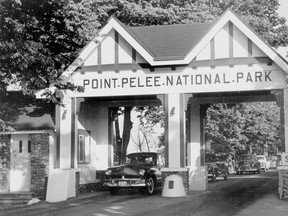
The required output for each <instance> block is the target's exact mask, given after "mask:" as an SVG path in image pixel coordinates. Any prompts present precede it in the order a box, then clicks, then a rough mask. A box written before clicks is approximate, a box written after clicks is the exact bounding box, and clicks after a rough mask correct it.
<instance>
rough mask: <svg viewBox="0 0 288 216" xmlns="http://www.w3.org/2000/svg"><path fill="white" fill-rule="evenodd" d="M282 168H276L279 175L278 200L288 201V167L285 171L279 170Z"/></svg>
mask: <svg viewBox="0 0 288 216" xmlns="http://www.w3.org/2000/svg"><path fill="white" fill-rule="evenodd" d="M281 168H282V167H281V166H280V167H279V168H278V173H279V184H278V185H279V187H278V192H279V198H280V199H288V167H287V168H286V169H285V167H283V168H284V169H281Z"/></svg>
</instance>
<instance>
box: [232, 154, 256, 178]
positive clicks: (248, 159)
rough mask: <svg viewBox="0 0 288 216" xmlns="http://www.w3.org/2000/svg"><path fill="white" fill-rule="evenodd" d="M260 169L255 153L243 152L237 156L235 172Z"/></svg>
mask: <svg viewBox="0 0 288 216" xmlns="http://www.w3.org/2000/svg"><path fill="white" fill-rule="evenodd" d="M260 169H261V168H260V162H259V161H258V160H257V158H256V156H255V155H250V154H244V155H240V156H239V158H238V163H237V166H236V174H242V173H243V172H253V173H254V174H255V173H260Z"/></svg>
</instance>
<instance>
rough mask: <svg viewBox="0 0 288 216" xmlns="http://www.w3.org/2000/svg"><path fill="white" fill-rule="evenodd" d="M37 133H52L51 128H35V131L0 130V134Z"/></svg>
mask: <svg viewBox="0 0 288 216" xmlns="http://www.w3.org/2000/svg"><path fill="white" fill-rule="evenodd" d="M39 133H54V131H53V130H35V131H32V130H31V131H1V132H0V135H6V134H13V135H14V134H39Z"/></svg>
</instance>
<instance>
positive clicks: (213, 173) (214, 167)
mask: <svg viewBox="0 0 288 216" xmlns="http://www.w3.org/2000/svg"><path fill="white" fill-rule="evenodd" d="M205 164H206V166H207V176H208V180H209V179H210V180H211V181H212V182H215V181H216V179H217V178H218V177H223V178H224V180H227V179H228V165H227V162H226V161H225V155H218V154H206V155H205Z"/></svg>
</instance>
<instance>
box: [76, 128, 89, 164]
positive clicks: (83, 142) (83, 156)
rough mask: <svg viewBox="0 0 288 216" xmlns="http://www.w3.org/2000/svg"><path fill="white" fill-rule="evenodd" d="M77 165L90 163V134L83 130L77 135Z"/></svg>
mask: <svg viewBox="0 0 288 216" xmlns="http://www.w3.org/2000/svg"><path fill="white" fill-rule="evenodd" d="M78 163H90V134H89V132H87V131H84V130H79V135H78Z"/></svg>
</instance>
